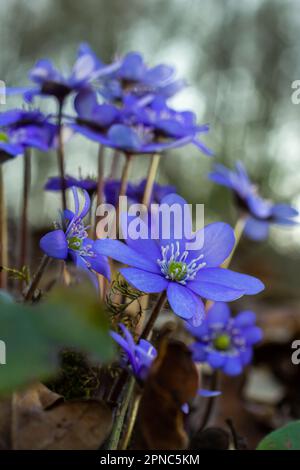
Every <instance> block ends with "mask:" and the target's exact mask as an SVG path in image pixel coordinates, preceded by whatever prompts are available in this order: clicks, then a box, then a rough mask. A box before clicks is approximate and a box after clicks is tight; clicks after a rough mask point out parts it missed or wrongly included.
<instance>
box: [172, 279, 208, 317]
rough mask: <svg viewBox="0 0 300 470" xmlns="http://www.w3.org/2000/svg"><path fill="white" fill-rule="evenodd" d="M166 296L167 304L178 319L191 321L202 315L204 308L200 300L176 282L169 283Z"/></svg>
mask: <svg viewBox="0 0 300 470" xmlns="http://www.w3.org/2000/svg"><path fill="white" fill-rule="evenodd" d="M167 296H168V301H169V304H170V306H171V308H172V310H173V311H174V313H176V315H178V316H179V317H182V318H185V319H188V320H189V319H193V318H194V317H195V316H197V317H198V314H199V316H200V317H201V312H202V311H203V314H204V307H203V303H202V301H201V299H198V298H197V297H196V296H195V295H194V294H193V292H191V291H190V290H189V289H187V288H186V287H185V286H183V285H181V284H178V283H176V282H170V283H169V285H168V290H167ZM196 312H197V313H196Z"/></svg>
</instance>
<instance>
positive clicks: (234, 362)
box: [223, 356, 243, 376]
mask: <svg viewBox="0 0 300 470" xmlns="http://www.w3.org/2000/svg"><path fill="white" fill-rule="evenodd" d="M242 370H243V367H242V363H241V359H240V357H238V356H234V357H228V358H227V359H226V362H225V364H224V366H223V372H224V373H225V374H227V375H231V376H234V375H239V374H240V373H241V372H242Z"/></svg>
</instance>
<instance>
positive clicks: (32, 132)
mask: <svg viewBox="0 0 300 470" xmlns="http://www.w3.org/2000/svg"><path fill="white" fill-rule="evenodd" d="M56 140H57V126H56V125H55V124H52V123H51V122H50V120H49V116H45V115H44V114H43V113H41V112H40V111H38V110H35V111H24V110H21V109H11V110H9V111H6V112H4V113H0V162H1V163H3V162H4V161H6V160H8V159H9V158H11V157H15V156H17V155H21V154H23V153H24V151H25V149H26V148H30V147H32V148H36V149H38V150H41V151H43V152H46V151H48V150H50V149H52V148H55V146H56Z"/></svg>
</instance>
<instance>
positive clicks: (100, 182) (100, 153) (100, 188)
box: [94, 145, 105, 238]
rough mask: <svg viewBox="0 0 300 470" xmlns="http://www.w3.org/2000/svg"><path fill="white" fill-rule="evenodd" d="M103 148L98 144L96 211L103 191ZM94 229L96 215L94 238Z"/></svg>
mask: <svg viewBox="0 0 300 470" xmlns="http://www.w3.org/2000/svg"><path fill="white" fill-rule="evenodd" d="M104 150H105V149H104V145H99V151H98V179H97V199H96V201H97V202H96V212H97V208H98V207H99V206H100V204H102V202H103V192H104ZM96 230H97V216H95V227H94V238H97V234H96Z"/></svg>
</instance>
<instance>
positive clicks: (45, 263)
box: [24, 255, 50, 302]
mask: <svg viewBox="0 0 300 470" xmlns="http://www.w3.org/2000/svg"><path fill="white" fill-rule="evenodd" d="M49 262H50V258H49V256H47V255H44V256H43V258H42V260H41V262H40V264H39V267H38V268H37V270H36V272H35V273H34V275H33V278H32V281H31V283H30V285H29V287H28V290H27V292H26V294H25V296H24V301H25V302H28V301H29V300H31V299H32V297H33V295H34V293H35V290H36V288H37V287H38V285H39V282H40V280H41V278H42V276H43V274H44V272H45V269H46V268H47V266H48V264H49Z"/></svg>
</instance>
